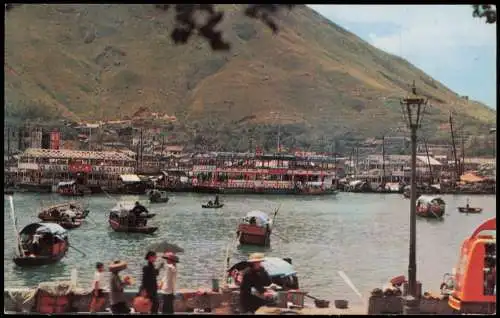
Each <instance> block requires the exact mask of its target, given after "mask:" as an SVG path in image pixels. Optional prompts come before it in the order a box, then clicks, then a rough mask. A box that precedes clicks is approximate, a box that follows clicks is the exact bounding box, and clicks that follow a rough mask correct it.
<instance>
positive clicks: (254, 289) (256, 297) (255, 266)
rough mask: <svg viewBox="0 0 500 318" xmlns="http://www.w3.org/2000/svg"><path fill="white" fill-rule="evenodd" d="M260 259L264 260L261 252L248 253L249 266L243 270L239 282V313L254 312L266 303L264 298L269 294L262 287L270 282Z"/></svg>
mask: <svg viewBox="0 0 500 318" xmlns="http://www.w3.org/2000/svg"><path fill="white" fill-rule="evenodd" d="M262 261H264V254H263V253H253V254H250V257H249V258H248V260H247V262H248V263H249V264H250V267H248V268H247V269H245V270H244V272H243V278H242V280H241V284H240V306H241V313H255V311H256V310H257V309H259V308H260V307H261V306H264V305H266V304H267V301H266V300H265V299H266V298H269V297H270V296H271V294H269V293H266V290H265V288H264V286H267V285H270V284H271V278H270V277H269V275H268V274H267V272H266V271H265V270H264V268H263V267H262V266H261V263H262Z"/></svg>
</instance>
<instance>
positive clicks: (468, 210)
mask: <svg viewBox="0 0 500 318" xmlns="http://www.w3.org/2000/svg"><path fill="white" fill-rule="evenodd" d="M457 209H458V212H460V213H481V212H482V211H483V209H482V208H471V207H461V206H459V207H458V208H457Z"/></svg>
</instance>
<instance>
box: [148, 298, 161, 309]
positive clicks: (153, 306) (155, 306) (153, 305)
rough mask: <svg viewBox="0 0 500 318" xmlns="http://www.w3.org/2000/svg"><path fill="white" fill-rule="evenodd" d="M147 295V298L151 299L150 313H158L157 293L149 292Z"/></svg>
mask: <svg viewBox="0 0 500 318" xmlns="http://www.w3.org/2000/svg"><path fill="white" fill-rule="evenodd" d="M148 295H151V296H148V298H149V299H150V300H151V313H152V314H157V313H158V308H159V307H160V302H159V301H158V293H151V294H149V293H148Z"/></svg>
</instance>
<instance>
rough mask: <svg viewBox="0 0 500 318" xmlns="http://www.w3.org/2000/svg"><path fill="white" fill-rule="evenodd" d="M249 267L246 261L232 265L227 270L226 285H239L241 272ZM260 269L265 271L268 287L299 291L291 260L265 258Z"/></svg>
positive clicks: (295, 272)
mask: <svg viewBox="0 0 500 318" xmlns="http://www.w3.org/2000/svg"><path fill="white" fill-rule="evenodd" d="M249 266H250V263H249V262H247V261H242V262H239V263H236V264H234V265H233V266H231V268H229V269H228V270H227V273H228V275H227V281H226V283H227V284H229V285H231V283H234V284H235V285H236V286H239V285H240V284H241V278H242V272H243V271H244V270H245V269H247V268H248V267H249ZM262 267H263V268H264V269H265V271H266V272H267V274H268V275H269V278H270V279H271V282H267V283H269V284H267V285H270V284H271V283H272V284H276V285H278V286H279V287H281V290H284V291H286V290H293V289H299V279H298V278H297V271H296V270H295V269H294V268H293V265H292V260H291V259H289V258H279V257H265V258H264V261H262Z"/></svg>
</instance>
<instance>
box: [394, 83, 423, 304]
mask: <svg viewBox="0 0 500 318" xmlns="http://www.w3.org/2000/svg"><path fill="white" fill-rule="evenodd" d="M400 103H401V106H402V109H403V114H405V116H407V120H408V128H410V131H411V198H410V246H409V262H408V290H409V295H411V296H412V297H407V298H406V303H405V307H404V309H405V311H406V312H407V313H414V311H415V310H418V308H417V307H418V304H419V300H418V299H417V294H418V293H417V261H416V256H417V253H416V248H417V214H416V212H417V211H416V210H417V206H416V202H417V129H418V128H419V126H420V122H421V119H422V116H423V111H424V108H425V106H426V104H427V100H426V99H424V98H423V97H419V96H417V88H416V87H415V81H413V85H412V94H411V96H407V97H405V98H403V99H402V100H401V101H400Z"/></svg>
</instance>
